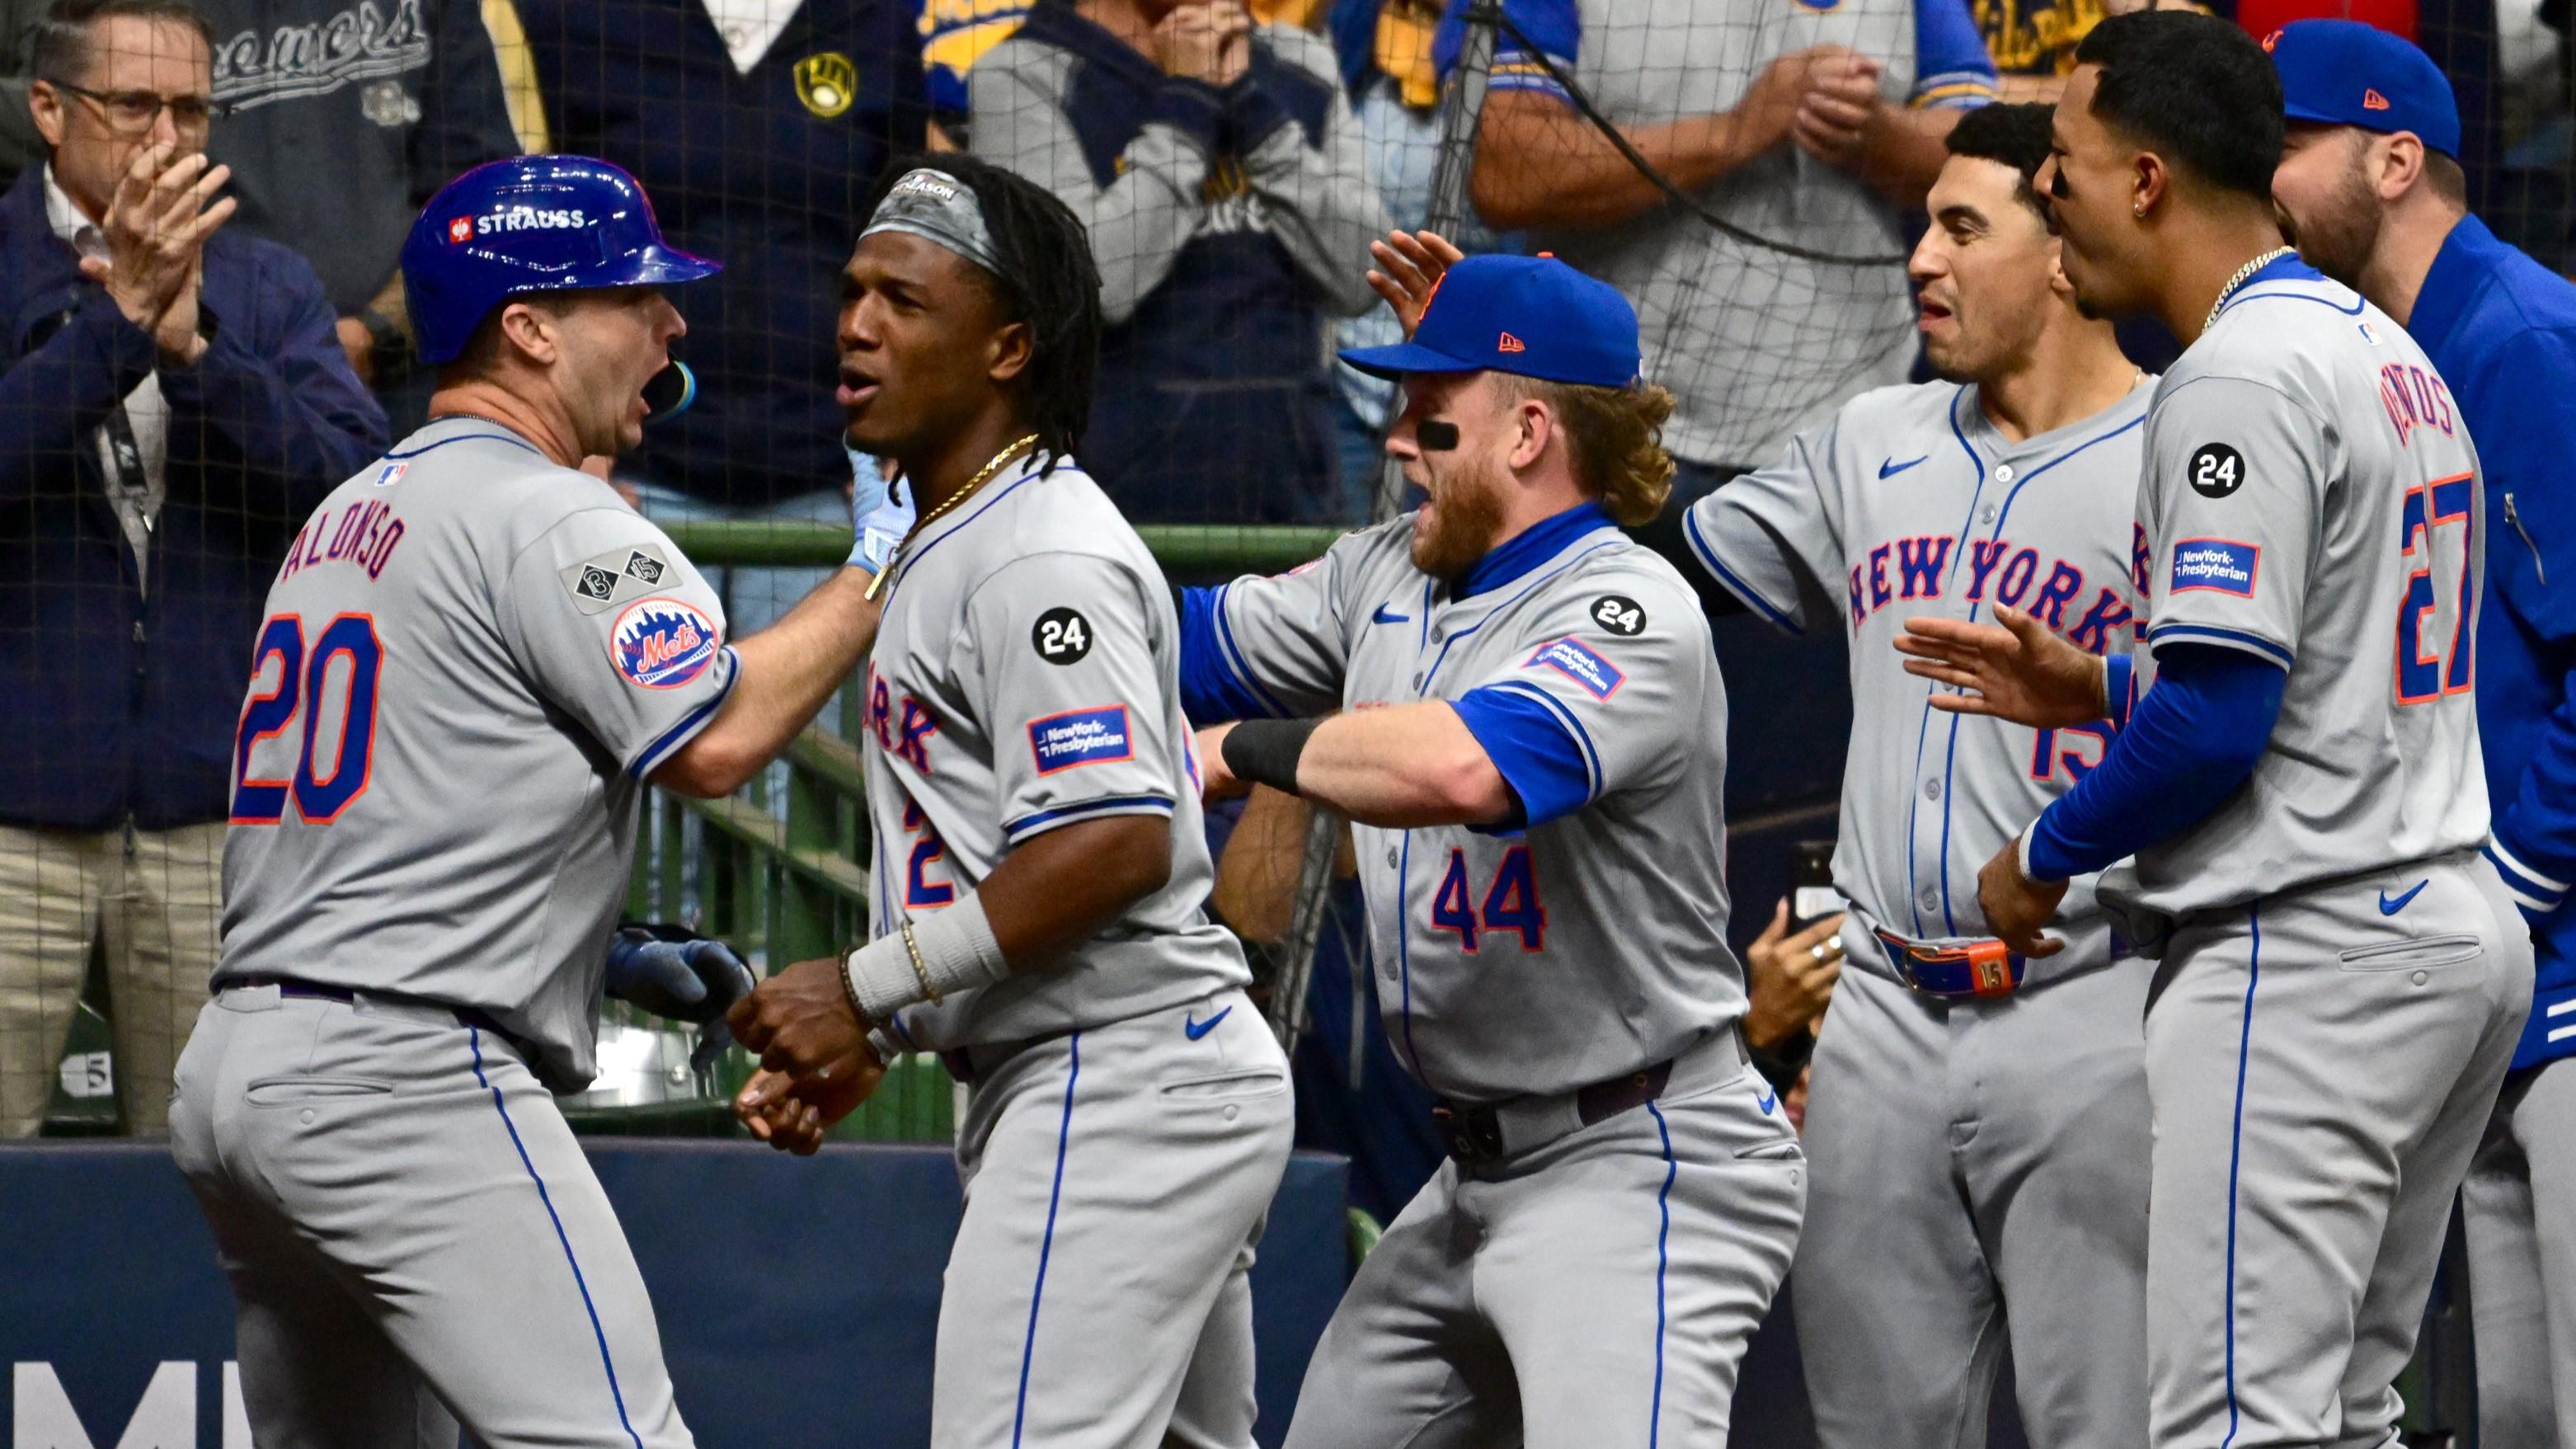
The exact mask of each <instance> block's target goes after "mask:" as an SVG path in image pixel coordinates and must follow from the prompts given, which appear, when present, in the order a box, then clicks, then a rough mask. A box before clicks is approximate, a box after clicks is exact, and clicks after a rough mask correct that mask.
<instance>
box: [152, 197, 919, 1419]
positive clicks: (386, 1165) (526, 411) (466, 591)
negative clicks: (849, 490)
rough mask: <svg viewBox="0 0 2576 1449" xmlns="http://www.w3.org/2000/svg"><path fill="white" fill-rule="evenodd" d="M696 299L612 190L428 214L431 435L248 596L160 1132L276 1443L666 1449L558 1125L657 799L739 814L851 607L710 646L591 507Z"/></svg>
mask: <svg viewBox="0 0 2576 1449" xmlns="http://www.w3.org/2000/svg"><path fill="white" fill-rule="evenodd" d="M714 270H715V264H714V263H712V262H708V261H704V260H701V259H699V258H697V257H693V256H689V255H687V254H685V253H681V252H677V251H674V250H672V249H670V248H668V247H666V246H664V245H663V244H662V241H661V238H660V234H659V232H658V231H657V230H656V229H655V226H654V223H653V215H652V210H651V207H650V203H649V202H648V201H647V200H646V198H645V195H644V192H643V190H642V188H641V187H639V186H638V185H637V184H636V183H635V180H634V178H632V177H630V176H628V175H627V174H626V173H625V172H623V171H620V170H618V169H617V168H616V167H614V166H610V165H608V164H606V163H604V162H599V161H593V160H589V159H586V158H583V157H577V156H531V157H525V158H519V159H513V160H509V161H502V162H495V163H493V164H491V165H488V166H484V167H480V168H477V169H476V170H473V171H470V172H467V173H466V174H465V175H464V176H463V177H461V178H459V179H458V180H456V181H454V182H452V183H450V184H449V185H448V186H447V187H446V188H445V189H444V190H442V191H440V192H439V193H438V195H437V196H435V197H434V198H432V199H431V201H430V203H429V205H428V207H427V209H426V210H424V211H423V212H422V213H421V216H420V219H419V221H418V222H417V223H415V225H414V227H413V229H412V233H411V236H410V238H409V239H408V241H407V242H406V243H405V245H404V249H403V275H404V281H405V285H406V286H407V287H408V289H409V296H410V301H411V306H412V308H413V310H414V316H415V320H416V321H417V323H418V325H419V335H420V342H421V354H422V356H423V357H425V358H426V359H428V360H429V361H431V362H433V363H436V364H438V365H439V368H440V372H439V389H438V392H437V394H436V395H435V397H434V398H433V399H432V400H431V406H430V412H431V420H430V422H429V423H428V425H427V426H426V427H424V428H422V429H421V430H420V431H419V432H417V433H414V434H413V435H412V436H411V437H409V438H408V439H405V440H404V441H403V442H402V443H401V444H400V445H399V446H398V447H396V448H395V449H394V450H393V451H392V452H391V453H389V454H387V455H386V456H385V458H384V459H383V460H382V461H381V462H379V463H376V464H374V465H372V466H370V467H369V468H367V469H366V470H364V471H363V472H361V473H359V474H358V475H357V476H356V477H354V478H352V479H350V480H349V481H348V482H346V483H344V484H342V485H340V487H339V488H338V489H337V490H335V491H334V492H333V493H331V494H330V496H329V497H328V498H326V499H325V500H324V502H323V504H322V506H321V508H320V509H319V510H318V511H316V512H315V513H314V515H313V517H312V518H311V520H310V521H308V522H307V523H306V524H305V526H304V529H303V532H302V534H301V535H300V536H299V537H298V539H297V540H296V543H295V545H294V547H293V548H292V549H291V550H290V551H289V553H288V555H287V560H286V563H285V565H284V567H283V568H281V569H280V570H279V573H278V577H277V581H276V583H275V584H274V585H273V586H272V588H271V590H270V592H269V596H268V603H267V617H266V622H265V623H264V624H263V625H262V626H261V629H260V633H259V637H258V640H257V643H256V646H255V647H256V654H255V656H254V658H255V664H256V668H255V670H254V673H253V678H252V683H251V688H250V691H249V698H248V700H247V702H246V703H245V705H244V707H243V710H242V716H241V726H240V734H239V737H238V739H237V740H236V741H235V743H234V746H233V758H234V785H233V801H232V827H231V835H230V839H229V841H228V843H227V847H226V850H225V859H224V887H225V905H224V951H223V957H222V960H221V962H220V963H219V964H218V966H217V968H216V971H215V975H214V983H213V984H214V992H215V995H214V999H213V1001H212V1002H211V1003H210V1004H209V1005H208V1006H207V1007H206V1009H205V1011H204V1013H203V1014H202V1015H201V1016H200V1018H199V1021H198V1025H197V1029H196V1033H195V1035H194V1037H193V1038H192V1039H191V1040H190V1042H189V1044H188V1050H187V1052H186V1054H185V1056H184V1057H183V1058H182V1060H181V1061H180V1063H179V1069H178V1090H177V1094H176V1097H175V1099H174V1101H173V1104H172V1108H171V1149H172V1152H173V1154H174V1155H175V1156H176V1157H177V1159H178V1163H179V1166H180V1168H181V1169H182V1170H183V1171H184V1172H185V1173H186V1174H187V1177H188V1180H189V1184H190V1186H191V1187H192V1188H193V1189H194V1190H195V1191H196V1194H197V1197H198V1200H199V1202H200V1203H201V1205H202V1206H203V1207H204V1210H205V1213H206V1217H207V1221H208V1222H209V1223H210V1224H211V1225H212V1227H213V1229H214V1233H215V1239H216V1244H217V1247H218V1250H219V1252H220V1253H221V1255H222V1258H223V1262H224V1267H225V1270H226V1272H227V1273H228V1274H230V1276H231V1278H232V1283H233V1291H234V1295H235V1297H236V1298H237V1300H238V1302H239V1308H240V1315H239V1318H238V1328H237V1332H238V1338H237V1343H238V1348H239V1355H240V1359H241V1378H242V1397H243V1401H244V1405H245V1407H246V1408H247V1410H248V1412H249V1417H250V1424H251V1429H252V1432H253V1434H254V1435H255V1436H256V1437H257V1439H258V1440H259V1442H260V1443H261V1444H264V1445H272V1446H278V1449H325V1446H329V1449H380V1446H385V1445H406V1446H408V1445H419V1446H422V1449H430V1446H433V1445H434V1446H437V1449H448V1446H452V1445H453V1444H454V1443H455V1442H456V1436H457V1426H458V1423H459V1422H461V1423H462V1424H463V1426H464V1427H465V1428H467V1429H469V1430H471V1431H472V1433H473V1435H474V1437H475V1438H476V1439H477V1440H479V1441H480V1442H481V1443H483V1444H486V1445H489V1446H491V1449H515V1446H536V1445H545V1446H567V1445H582V1446H600V1449H609V1446H618V1445H623V1446H627V1449H647V1446H653V1449H676V1446H686V1445H688V1444H689V1443H690V1442H691V1440H690V1436H689V1432H688V1430H687V1428H686V1427H685V1426H684V1425H683V1424H682V1422H681V1420H680V1416H679V1413H678V1411H677V1409H676V1408H675V1407H674V1406H673V1404H672V1399H671V1383H670V1378H669V1375H668V1374H667V1373H666V1372H665V1371H664V1368H663V1364H662V1357H661V1349H660V1345H659V1343H658V1341H657V1338H656V1334H655V1330H654V1324H653V1310H652V1305H651V1304H650V1302H648V1301H647V1299H646V1297H645V1292H644V1284H643V1281H642V1279H641V1278H640V1277H638V1276H637V1273H636V1268H635V1262H634V1259H633V1258H632V1257H631V1256H630V1255H629V1253H628V1251H627V1248H626V1242H625V1239H624V1237H623V1235H622V1234H621V1233H620V1232H619V1231H618V1227H617V1222H616V1219H615V1217H614V1216H613V1215H612V1214H611V1212H610V1210H609V1206H608V1201H607V1199H606V1197H605V1196H603V1195H602V1193H601V1191H600V1188H599V1184H598V1182H597V1181H596V1180H595V1179H594V1178H593V1177H592V1175H591V1172H590V1168H589V1165H588V1164H587V1163H586V1162H585V1160H584V1159H583V1157H582V1154H581V1150H580V1148H579V1147H578V1146H577V1145H576V1144H575V1142H574V1140H573V1136H572V1133H571V1130H570V1129H569V1128H568V1127H567V1126H566V1125H565V1123H564V1119H563V1116H562V1114H561V1113H560V1112H559V1111H558V1110H557V1108H556V1107H555V1105H554V1100H553V1097H552V1095H551V1094H552V1093H554V1092H567V1091H574V1090H578V1089H579V1088H580V1087H581V1086H582V1085H583V1084H585V1083H586V1082H587V1081H588V1080H589V1079H590V1077H591V1075H592V1072H593V1069H594V1059H593V1054H592V1049H593V1040H594V1036H595V1033H596V1030H597V1025H598V1008H599V999H600V991H601V986H602V978H603V974H604V973H606V972H607V965H606V963H604V962H603V960H602V952H601V947H602V945H603V943H605V942H606V941H607V940H608V937H609V931H610V928H611V926H612V925H613V924H614V923H615V921H616V919H617V909H618V905H619V902H620V901H621V899H622V898H623V896H624V894H625V890H626V882H627V877H628V868H629V864H630V861H631V857H632V854H633V848H634V841H635V826H636V815H635V812H636V809H637V807H638V804H639V803H640V800H641V798H642V794H643V788H644V782H646V781H648V780H649V781H652V782H654V783H656V784H659V785H662V786H665V787H667V788H670V789H675V790H680V791H683V792H686V793H689V794H695V795H716V794H721V793H724V792H725V791H728V790H730V789H732V788H733V787H734V786H735V785H737V784H739V783H740V782H741V781H742V780H744V779H745V778H747V777H748V776H749V775H750V774H751V773H752V771H754V770H755V769H757V768H758V767H759V766H760V765H761V764H763V763H764V762H766V761H767V760H768V759H769V758H770V756H772V755H773V754H775V753H776V752H777V751H778V750H779V749H780V748H782V747H783V746H784V745H785V744H786V742H787V740H788V739H789V737H790V736H791V735H792V734H793V733H794V732H795V731H796V730H798V729H799V728H801V727H802V726H803V724H804V723H805V721H806V720H807V719H808V718H810V717H811V716H812V715H813V713H814V711H815V710H816V709H817V708H818V707H819V706H820V705H821V703H822V701H823V699H824V698H825V696H826V694H827V692H828V691H829V690H830V689H831V688H832V687H833V685H834V684H836V683H837V682H838V681H839V680H840V679H841V678H842V677H843V676H844V675H846V674H847V673H848V672H849V670H850V668H851V666H852V665H853V663H854V662H855V661H856V659H857V657H858V655H859V653H860V651H861V650H862V649H863V648H864V647H865V645H866V642H867V639H868V637H869V635H870V633H871V632H872V629H871V624H872V621H873V618H874V613H875V610H874V606H873V605H872V604H870V603H869V602H868V601H867V600H866V598H865V588H866V583H867V580H866V578H865V577H864V576H863V575H862V574H860V573H858V572H855V571H852V572H846V573H844V574H843V575H842V576H841V577H837V578H835V579H833V580H831V581H829V582H827V583H825V584H824V585H823V586H821V587H820V588H818V589H817V590H816V591H815V592H814V594H813V595H812V596H811V597H809V598H808V599H807V600H806V601H805V602H804V603H803V604H802V605H800V606H799V607H798V609H797V610H796V611H795V612H794V613H792V614H790V615H789V616H788V617H787V618H785V619H783V620H781V621H780V622H779V624H778V625H777V626H776V627H774V628H772V629H769V630H767V631H765V632H763V633H761V634H758V635H755V636H753V637H750V638H747V639H742V640H736V641H730V642H729V641H728V640H727V639H726V638H725V632H724V616H723V612H722V610H721V609H720V607H719V606H718V604H717V602H716V598H715V595H714V594H713V593H712V592H711V591H710V590H709V589H708V588H707V586H706V584H705V582H704V581H703V580H702V579H701V578H700V577H699V575H698V573H697V571H696V570H695V569H693V568H692V567H691V566H690V564H689V561H688V560H687V559H686V558H684V557H682V556H681V554H680V552H679V551H678V550H677V549H676V548H674V547H673V546H672V544H671V541H670V540H669V539H668V538H667V537H665V536H664V535H663V533H662V532H661V530H659V529H657V528H655V527H654V526H653V525H652V524H650V523H648V522H646V521H645V520H644V519H643V518H642V517H640V516H638V515H637V514H636V513H635V512H634V511H633V510H632V509H630V508H628V507H626V505H625V504H624V503H622V502H620V501H619V499H618V498H617V495H616V494H615V493H613V492H611V491H610V489H609V487H608V485H607V484H605V483H603V482H601V481H599V480H598V479H596V478H593V477H590V476H588V475H586V474H583V473H581V472H578V471H576V465H578V464H579V463H580V462H581V461H582V460H583V458H584V457H586V456H595V455H615V454H617V453H620V452H622V451H625V450H627V449H629V448H631V447H633V446H634V444H635V443H636V442H637V440H638V437H639V429H640V425H641V422H642V419H643V417H644V414H645V406H646V405H645V403H644V400H643V397H642V390H643V389H644V387H645V385H646V383H647V381H648V379H651V378H653V377H654V376H655V375H656V374H657V373H658V372H660V371H661V369H662V368H663V366H664V363H665V359H666V357H667V354H668V347H669V344H670V343H671V342H672V340H673V339H675V338H677V337H678V336H679V335H680V333H681V332H682V331H683V330H684V329H683V327H682V324H681V322H680V318H679V314H678V312H676V311H675V310H674V309H673V308H672V306H671V304H670V302H669V301H668V300H667V299H666V298H665V297H664V295H663V293H662V290H661V289H662V288H663V287H665V286H669V285H674V284H679V283H685V282H690V281H694V280H696V279H698V278H701V277H704V276H706V275H708V274H709V273H711V272H713V271H714ZM671 953H672V948H671V947H668V946H664V945H658V944H651V943H639V942H633V941H621V942H620V943H619V948H618V950H617V956H618V962H617V965H616V969H615V972H614V974H613V975H612V976H611V977H610V979H611V981H612V983H613V984H614V985H616V986H617V987H618V988H619V989H622V990H624V991H625V992H626V993H627V994H629V995H630V996H631V997H633V998H635V999H637V1000H639V1001H643V1002H645V1003H647V1004H648V1005H649V1004H655V992H654V990H653V989H651V988H652V987H653V985H654V983H655V980H656V979H657V978H669V977H671V976H673V975H674V974H675V973H673V972H670V971H667V970H664V971H658V972H657V971H655V970H653V969H650V966H649V963H650V962H652V961H653V960H654V959H655V958H667V957H668V956H669V955H670V954H671ZM683 954H685V955H686V957H687V959H685V960H683V961H679V962H676V963H674V962H671V961H669V960H667V959H665V960H664V961H663V964H664V965H665V966H669V965H673V964H676V965H679V966H683V967H691V966H694V967H695V968H697V970H696V971H691V972H688V973H686V974H698V972H704V973H705V979H703V980H701V981H700V982H698V983H696V985H697V988H698V989H697V991H696V993H695V995H696V1000H695V1001H694V1002H693V1003H692V1002H689V1001H687V1000H685V998H687V997H689V996H690V995H691V994H692V993H691V992H690V991H689V990H688V984H687V983H680V985H679V989H678V990H677V991H676V992H674V993H669V994H670V995H672V996H674V997H676V998H679V999H677V1000H663V1001H661V1002H659V1004H660V1005H662V1006H664V1007H665V1008H666V1009H668V1008H670V1007H673V1006H675V1005H677V1006H686V1007H688V1008H689V1009H690V1010H691V1011H692V1012H693V1013H694V1014H699V1015H703V1014H706V1013H707V1012H711V1011H712V1012H721V1010H722V1009H723V1007H724V1006H725V1005H727V1004H729V1003H730V1001H731V999H732V993H733V992H736V991H743V990H748V989H749V987H750V984H751V983H750V982H749V980H748V979H747V976H745V975H744V974H743V973H742V972H741V970H740V967H739V966H738V965H732V966H731V968H730V969H729V970H727V969H723V968H724V967H725V966H726V964H727V962H729V960H730V958H729V957H722V959H719V957H721V956H722V953H709V952H687V953H683ZM639 957H640V958H641V960H642V963H644V964H643V965H642V966H641V967H639ZM667 985H668V983H667V982H665V986H666V989H667Z"/></svg>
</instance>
